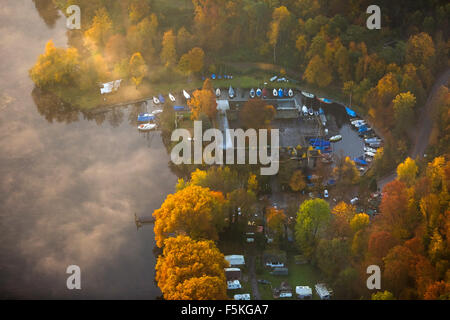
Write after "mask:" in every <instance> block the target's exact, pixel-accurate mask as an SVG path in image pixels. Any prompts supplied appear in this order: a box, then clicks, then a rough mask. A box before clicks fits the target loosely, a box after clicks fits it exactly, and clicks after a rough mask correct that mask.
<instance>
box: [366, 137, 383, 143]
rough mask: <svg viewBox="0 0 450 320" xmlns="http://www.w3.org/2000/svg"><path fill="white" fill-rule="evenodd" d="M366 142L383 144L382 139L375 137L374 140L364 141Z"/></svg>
mask: <svg viewBox="0 0 450 320" xmlns="http://www.w3.org/2000/svg"><path fill="white" fill-rule="evenodd" d="M364 141H365V142H366V143H375V142H381V139H380V138H377V137H373V138H367V139H364Z"/></svg>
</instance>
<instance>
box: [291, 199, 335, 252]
mask: <svg viewBox="0 0 450 320" xmlns="http://www.w3.org/2000/svg"><path fill="white" fill-rule="evenodd" d="M330 219H331V212H330V207H329V205H328V203H327V202H326V201H325V200H322V199H312V200H306V201H305V202H303V203H302V204H301V205H300V208H299V210H298V212H297V224H296V226H295V237H296V240H297V244H298V245H299V247H300V249H301V250H302V252H303V254H304V255H305V256H307V257H308V258H311V257H312V256H313V253H314V251H315V248H316V246H317V242H318V239H319V238H320V235H321V233H322V232H323V231H324V230H325V229H326V227H327V226H328V223H329V221H330Z"/></svg>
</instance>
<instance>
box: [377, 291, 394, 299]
mask: <svg viewBox="0 0 450 320" xmlns="http://www.w3.org/2000/svg"><path fill="white" fill-rule="evenodd" d="M372 300H395V297H394V295H393V294H392V293H391V292H389V291H387V290H384V291H378V292H375V293H372Z"/></svg>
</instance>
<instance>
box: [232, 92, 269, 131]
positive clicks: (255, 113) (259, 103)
mask: <svg viewBox="0 0 450 320" xmlns="http://www.w3.org/2000/svg"><path fill="white" fill-rule="evenodd" d="M275 113H276V111H275V108H274V107H273V106H271V105H267V104H266V102H265V101H264V100H261V99H253V100H248V101H247V102H246V103H245V104H244V106H243V108H242V109H241V111H240V113H239V118H240V120H241V122H242V124H243V126H244V128H252V129H263V128H269V126H270V122H271V121H272V120H273V118H274V117H275Z"/></svg>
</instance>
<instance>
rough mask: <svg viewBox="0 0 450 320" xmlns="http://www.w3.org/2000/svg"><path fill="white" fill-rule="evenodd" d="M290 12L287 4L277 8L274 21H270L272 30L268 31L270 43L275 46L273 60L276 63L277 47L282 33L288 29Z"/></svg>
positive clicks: (273, 17)
mask: <svg viewBox="0 0 450 320" xmlns="http://www.w3.org/2000/svg"><path fill="white" fill-rule="evenodd" d="M290 15H291V14H290V12H289V10H288V9H287V8H286V7H285V6H280V7H278V8H275V9H274V10H273V13H272V22H271V23H270V30H269V32H268V33H267V37H268V39H269V44H270V45H271V46H272V48H273V62H274V63H276V47H277V44H278V42H279V39H280V35H281V34H283V33H284V32H285V30H286V27H287V23H288V20H289V17H290Z"/></svg>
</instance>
